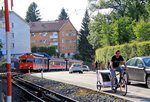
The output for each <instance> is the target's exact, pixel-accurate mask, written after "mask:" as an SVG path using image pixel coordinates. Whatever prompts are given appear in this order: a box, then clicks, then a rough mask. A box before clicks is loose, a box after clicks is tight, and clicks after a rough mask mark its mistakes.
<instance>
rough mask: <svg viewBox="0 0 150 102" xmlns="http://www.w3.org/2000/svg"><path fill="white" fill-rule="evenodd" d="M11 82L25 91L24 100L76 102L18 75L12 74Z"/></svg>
mask: <svg viewBox="0 0 150 102" xmlns="http://www.w3.org/2000/svg"><path fill="white" fill-rule="evenodd" d="M12 83H13V84H14V85H15V86H16V87H18V88H19V89H20V90H21V91H23V92H24V93H25V97H26V98H25V99H26V100H25V101H37V102H78V101H76V100H74V99H71V98H69V97H66V96H64V95H61V94H59V93H56V92H54V91H51V90H48V89H46V88H44V87H42V86H39V85H37V84H34V83H31V82H29V81H26V80H24V79H22V78H21V77H20V76H14V77H13V81H12Z"/></svg>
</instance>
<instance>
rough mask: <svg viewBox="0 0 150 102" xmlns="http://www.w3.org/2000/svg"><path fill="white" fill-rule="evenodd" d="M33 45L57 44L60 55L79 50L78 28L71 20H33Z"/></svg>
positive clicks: (69, 55)
mask: <svg viewBox="0 0 150 102" xmlns="http://www.w3.org/2000/svg"><path fill="white" fill-rule="evenodd" d="M29 25H30V33H31V46H32V47H33V46H56V47H57V51H58V53H59V54H60V55H62V54H64V55H65V57H71V56H72V55H74V54H75V53H76V52H77V45H78V44H77V30H76V29H75V27H74V26H73V25H72V23H71V22H70V20H55V21H38V22H31V23H29Z"/></svg>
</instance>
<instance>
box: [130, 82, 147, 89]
mask: <svg viewBox="0 0 150 102" xmlns="http://www.w3.org/2000/svg"><path fill="white" fill-rule="evenodd" d="M130 86H136V87H140V88H147V86H146V85H145V84H140V83H134V84H131V85H130ZM147 89H148V88H147Z"/></svg>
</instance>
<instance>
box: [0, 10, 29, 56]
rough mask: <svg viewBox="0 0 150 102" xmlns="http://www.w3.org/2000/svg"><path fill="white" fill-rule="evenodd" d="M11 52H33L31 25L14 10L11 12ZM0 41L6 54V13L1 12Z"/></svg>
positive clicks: (15, 53) (16, 53) (17, 53)
mask: <svg viewBox="0 0 150 102" xmlns="http://www.w3.org/2000/svg"><path fill="white" fill-rule="evenodd" d="M10 33H11V54H13V55H20V54H24V53H29V52H31V44H30V41H31V40H30V26H29V25H28V23H26V22H25V20H24V19H22V18H21V17H20V16H19V15H18V14H16V13H15V12H14V11H11V12H10ZM0 41H1V42H2V44H3V48H2V49H1V51H2V53H3V54H4V55H5V54H6V32H5V18H4V14H3V12H2V11H1V12H0Z"/></svg>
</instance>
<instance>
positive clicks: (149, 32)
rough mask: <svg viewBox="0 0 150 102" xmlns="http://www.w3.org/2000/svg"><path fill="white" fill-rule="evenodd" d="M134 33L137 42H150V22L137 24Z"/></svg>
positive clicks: (141, 21) (142, 21)
mask: <svg viewBox="0 0 150 102" xmlns="http://www.w3.org/2000/svg"><path fill="white" fill-rule="evenodd" d="M134 32H135V35H136V37H137V40H140V41H146V40H150V21H149V22H145V21H144V20H140V21H139V22H137V24H136V26H135V27H134Z"/></svg>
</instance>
